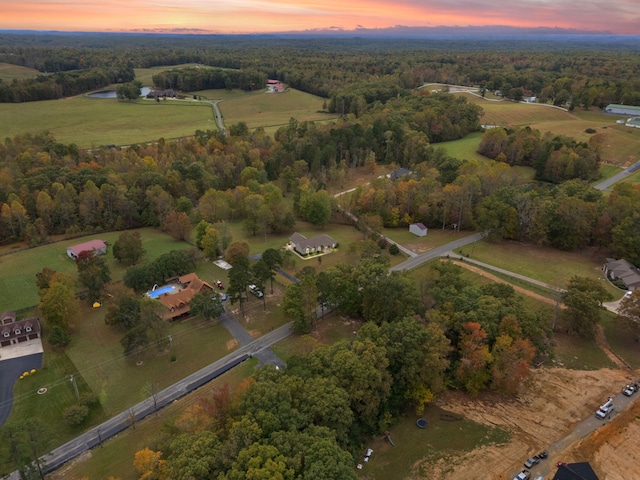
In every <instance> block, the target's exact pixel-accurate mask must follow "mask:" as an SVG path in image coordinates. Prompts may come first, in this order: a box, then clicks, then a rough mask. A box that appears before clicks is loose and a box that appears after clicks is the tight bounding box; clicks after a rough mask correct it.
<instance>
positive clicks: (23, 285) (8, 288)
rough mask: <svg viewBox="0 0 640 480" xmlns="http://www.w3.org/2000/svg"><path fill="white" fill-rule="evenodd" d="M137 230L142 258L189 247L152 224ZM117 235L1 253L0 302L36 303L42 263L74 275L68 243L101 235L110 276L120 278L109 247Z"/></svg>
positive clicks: (15, 306)
mask: <svg viewBox="0 0 640 480" xmlns="http://www.w3.org/2000/svg"><path fill="white" fill-rule="evenodd" d="M138 231H139V232H140V234H141V236H142V244H143V247H144V248H145V250H146V251H147V253H146V255H145V257H144V259H143V260H144V261H152V260H154V259H155V258H157V257H159V256H160V255H162V254H163V253H167V252H169V251H171V250H183V249H185V248H189V247H190V245H189V244H188V243H186V242H179V241H176V240H174V239H173V238H172V237H170V236H169V235H166V234H164V233H162V232H160V231H158V230H155V229H152V228H143V229H140V230H138ZM119 235H120V232H108V233H100V234H96V235H89V236H86V237H80V238H74V239H73V240H64V241H61V242H57V243H52V244H50V245H44V246H41V247H36V248H30V249H27V250H22V251H19V252H16V253H11V254H9V255H3V256H0V305H2V306H3V307H4V308H8V309H11V310H20V309H22V308H27V307H31V306H34V305H37V304H38V302H39V301H40V297H39V296H38V287H37V286H36V273H38V272H41V271H42V269H43V268H44V267H48V268H51V269H53V270H55V271H57V272H64V273H69V274H71V275H74V276H77V269H76V264H75V262H74V261H73V260H71V259H70V258H69V257H68V256H67V247H69V246H70V245H75V244H78V243H83V242H86V241H88V240H93V239H101V240H105V241H107V242H108V243H109V245H110V247H109V249H108V251H107V255H106V256H105V258H106V260H107V265H108V266H109V269H110V271H111V279H112V280H113V281H115V280H120V279H122V278H123V276H124V272H125V271H126V268H125V267H124V266H123V265H122V264H120V263H119V262H118V261H116V260H115V258H113V254H112V252H111V247H112V246H113V244H114V242H115V241H116V240H117V239H118V236H119Z"/></svg>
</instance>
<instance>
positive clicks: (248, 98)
mask: <svg viewBox="0 0 640 480" xmlns="http://www.w3.org/2000/svg"><path fill="white" fill-rule="evenodd" d="M323 102H324V100H323V99H322V98H320V97H316V96H315V95H311V94H309V93H304V92H301V91H299V90H294V89H288V90H287V91H286V92H285V93H253V94H251V95H245V96H242V97H238V98H230V99H228V100H225V101H224V102H222V103H220V111H221V112H222V115H223V116H224V122H225V125H227V126H229V125H232V124H234V123H238V122H245V123H246V124H247V125H248V126H249V128H251V129H253V128H257V127H265V129H266V128H267V127H280V126H282V125H286V124H288V123H289V119H291V118H292V117H293V118H296V119H298V120H299V121H301V122H302V121H316V120H328V119H331V118H335V115H333V114H328V113H321V112H320V110H322V105H323Z"/></svg>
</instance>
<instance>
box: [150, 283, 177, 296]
mask: <svg viewBox="0 0 640 480" xmlns="http://www.w3.org/2000/svg"><path fill="white" fill-rule="evenodd" d="M175 289H176V287H174V286H173V285H165V286H164V287H162V288H156V289H155V290H152V291H150V292H147V296H148V297H151V298H158V297H159V296H160V295H162V294H163V293H169V292H173V291H174V290H175Z"/></svg>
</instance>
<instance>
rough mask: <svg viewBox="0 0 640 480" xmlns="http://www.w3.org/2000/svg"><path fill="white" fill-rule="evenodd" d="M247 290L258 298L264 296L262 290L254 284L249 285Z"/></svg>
mask: <svg viewBox="0 0 640 480" xmlns="http://www.w3.org/2000/svg"><path fill="white" fill-rule="evenodd" d="M249 291H250V292H251V293H253V294H254V295H255V296H256V297H258V298H262V297H263V296H264V293H262V290H260V289H259V288H258V287H256V286H255V285H249Z"/></svg>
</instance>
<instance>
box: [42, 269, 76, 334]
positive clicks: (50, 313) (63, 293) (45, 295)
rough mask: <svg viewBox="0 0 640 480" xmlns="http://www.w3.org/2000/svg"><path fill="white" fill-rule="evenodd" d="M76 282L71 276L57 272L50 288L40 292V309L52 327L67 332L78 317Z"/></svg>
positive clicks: (51, 280)
mask: <svg viewBox="0 0 640 480" xmlns="http://www.w3.org/2000/svg"><path fill="white" fill-rule="evenodd" d="M75 283H76V282H75V280H74V278H73V277H72V276H71V275H67V274H66V273H61V272H57V273H55V274H54V275H53V276H52V277H51V279H50V280H49V287H48V288H45V289H42V290H40V304H39V306H38V307H39V309H40V312H42V315H43V316H44V318H45V320H46V321H47V323H48V324H49V325H50V326H59V327H61V328H63V329H64V330H65V331H68V330H69V325H71V324H72V323H73V322H74V321H75V320H76V319H77V317H78V312H79V304H78V300H77V299H76V285H75Z"/></svg>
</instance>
